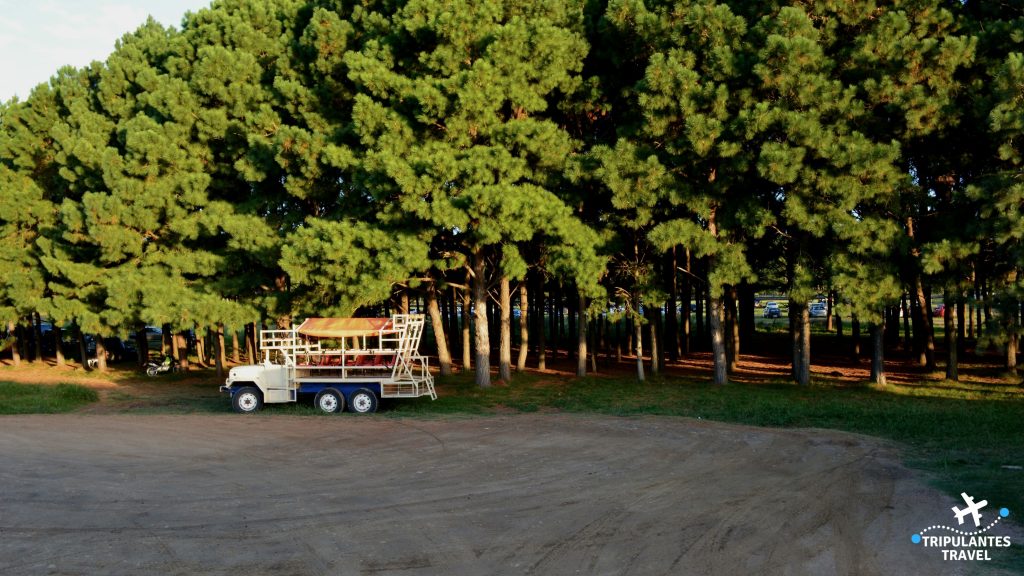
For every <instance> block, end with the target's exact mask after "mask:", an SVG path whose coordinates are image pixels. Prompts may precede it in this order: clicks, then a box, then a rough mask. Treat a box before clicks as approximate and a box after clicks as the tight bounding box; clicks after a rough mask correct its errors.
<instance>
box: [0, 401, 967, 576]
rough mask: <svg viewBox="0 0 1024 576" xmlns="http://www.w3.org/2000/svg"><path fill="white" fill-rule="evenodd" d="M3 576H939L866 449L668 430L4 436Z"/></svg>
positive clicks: (87, 428)
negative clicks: (888, 575) (352, 575)
mask: <svg viewBox="0 0 1024 576" xmlns="http://www.w3.org/2000/svg"><path fill="white" fill-rule="evenodd" d="M0 462H2V465H0V573H3V574H249V575H256V574H274V575H281V574H439V575H440V574H444V575H448V574H460V575H462V574H543V575H548V574H557V575H564V574H642V575H649V574H728V575H733V574H858V575H865V574H925V573H927V574H950V573H958V571H963V569H964V568H963V566H962V565H961V566H960V567H958V565H956V564H950V563H944V562H942V560H941V558H940V557H938V556H937V551H934V550H933V551H931V552H933V553H925V552H927V551H925V550H922V548H920V547H918V546H915V545H913V544H912V543H911V542H910V536H911V534H913V533H914V532H915V531H917V530H920V529H921V528H922V527H925V526H928V525H931V524H934V523H936V521H937V520H939V519H943V518H944V517H945V515H946V514H947V511H948V510H949V505H951V503H952V501H951V500H949V499H948V498H945V497H944V496H942V495H940V494H938V493H937V492H935V491H934V490H932V489H929V488H926V487H925V486H924V485H923V484H922V483H921V482H920V481H919V480H918V479H916V477H915V476H914V475H913V474H911V473H910V472H908V471H907V470H905V469H904V468H902V467H901V466H900V465H899V463H898V459H897V455H896V454H895V452H894V450H893V449H891V448H889V447H887V446H885V445H883V444H882V443H880V442H877V441H874V440H871V439H867V438H863V437H859V436H853V435H847V434H841V433H834V432H826V431H815V430H796V431H793V430H785V431H781V430H780V431H775V430H765V429H758V428H750V427H744V426H730V425H723V424H711V423H705V422H700V421H693V420H685V419H677V418H640V419H625V418H614V417H594V416H568V415H531V416H523V415H515V416H505V417H488V418H466V419H439V420H413V419H392V418H384V417H379V416H375V417H368V418H358V417H353V416H349V415H345V416H332V417H294V416H284V417H282V416H274V415H269V414H260V415H256V416H250V417H245V416H235V415H225V416H123V415H122V416H100V415H72V416H30V417H4V418H2V419H0Z"/></svg>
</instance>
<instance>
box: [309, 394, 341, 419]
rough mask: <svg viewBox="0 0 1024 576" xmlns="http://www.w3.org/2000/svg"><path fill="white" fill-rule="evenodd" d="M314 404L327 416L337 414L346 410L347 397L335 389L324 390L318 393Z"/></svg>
mask: <svg viewBox="0 0 1024 576" xmlns="http://www.w3.org/2000/svg"><path fill="white" fill-rule="evenodd" d="M313 404H314V405H315V406H316V407H317V408H319V409H320V411H321V412H323V413H325V414H335V413H338V412H341V411H342V410H344V409H345V396H343V395H342V394H341V392H338V391H337V390H335V389H334V388H324V389H323V390H321V391H320V392H318V393H317V395H316V399H315V400H313Z"/></svg>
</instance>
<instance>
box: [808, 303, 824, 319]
mask: <svg viewBox="0 0 1024 576" xmlns="http://www.w3.org/2000/svg"><path fill="white" fill-rule="evenodd" d="M810 313H811V318H824V317H825V316H828V307H827V306H826V305H824V304H822V303H821V302H816V303H814V304H811V309H810Z"/></svg>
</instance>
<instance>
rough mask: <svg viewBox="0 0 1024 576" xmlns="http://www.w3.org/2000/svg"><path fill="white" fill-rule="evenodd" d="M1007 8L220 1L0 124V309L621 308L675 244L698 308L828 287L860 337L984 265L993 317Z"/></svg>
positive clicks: (1011, 159)
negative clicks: (554, 286) (506, 294)
mask: <svg viewBox="0 0 1024 576" xmlns="http://www.w3.org/2000/svg"><path fill="white" fill-rule="evenodd" d="M1021 22H1022V19H1021V17H1020V15H1019V14H1017V13H1015V12H1013V10H1010V9H1005V10H1004V9H999V8H993V7H990V6H985V5H983V4H979V3H975V2H969V3H961V4H952V5H951V4H947V3H942V2H938V1H937V0H925V1H914V2H909V1H903V0H899V1H896V2H892V3H888V4H884V5H879V4H877V3H875V2H871V1H867V0H864V1H861V0H857V1H853V2H845V3H835V2H831V1H818V0H814V1H810V2H801V3H793V2H767V3H765V2H726V1H715V0H658V1H651V2H638V1H635V0H611V1H609V2H607V3H597V4H593V3H591V4H587V3H583V2H578V1H576V0H563V1H559V2H539V1H533V0H531V1H529V2H525V3H516V4H514V5H513V4H510V3H507V2H499V1H497V0H485V1H475V2H469V1H458V2H454V3H452V2H449V3H441V4H439V3H436V2H429V1H426V0H402V1H399V2H384V1H379V0H367V1H365V2H359V3H339V2H333V1H329V0H314V1H312V2H309V1H306V0H261V1H257V2H243V1H241V0H222V1H219V2H216V3H214V4H213V5H212V6H211V7H210V8H208V9H204V10H200V11H199V12H197V13H195V14H191V15H189V17H188V18H187V19H186V20H185V21H184V22H183V25H182V27H181V30H176V29H173V28H164V27H162V26H161V25H159V24H157V23H156V22H153V21H149V22H146V23H143V24H142V25H141V26H140V27H139V28H138V30H136V31H135V32H133V33H131V34H128V35H126V36H125V37H124V38H122V39H121V40H120V41H118V43H117V45H116V48H115V50H114V51H113V52H112V53H111V54H110V56H109V57H108V58H106V59H105V60H104V61H103V62H94V63H92V64H90V65H89V66H88V67H85V68H83V69H78V70H76V69H71V68H65V69H62V70H59V71H57V73H56V74H55V76H54V77H53V78H52V79H51V80H50V82H49V83H47V84H45V85H42V86H40V87H38V88H37V89H36V90H35V91H33V92H32V94H31V95H30V97H29V98H28V100H26V101H24V102H9V103H6V104H4V105H3V106H2V107H0V191H2V193H0V238H2V240H3V242H2V244H0V312H2V313H3V316H5V317H7V318H10V319H17V318H19V317H24V316H27V315H29V314H31V313H33V312H41V313H42V314H43V315H45V316H48V317H50V318H52V319H54V320H56V321H61V322H63V321H75V322H77V323H78V324H79V325H80V326H81V327H82V328H83V329H85V330H86V331H91V332H100V333H114V332H118V331H121V330H123V329H124V328H125V327H127V326H129V325H135V324H138V323H140V322H147V323H165V322H166V323H171V324H174V325H176V326H178V327H191V326H193V325H209V324H211V323H216V322H227V323H231V324H237V323H240V322H243V321H250V320H252V319H255V318H256V317H257V316H271V317H275V318H279V319H280V318H284V317H288V316H290V315H293V314H298V313H309V312H313V311H316V312H318V313H323V312H324V311H327V310H330V311H335V312H337V313H345V312H350V311H352V310H353V309H354V308H355V307H358V306H362V305H372V304H374V303H376V302H379V301H381V300H383V299H386V298H388V297H389V296H390V295H391V290H392V287H393V286H395V285H400V286H414V285H417V284H418V283H419V282H422V281H424V280H429V281H434V282H437V283H439V284H443V283H444V282H445V281H446V280H447V281H452V278H453V277H455V276H456V275H458V276H459V278H460V280H459V281H461V272H462V269H463V268H465V267H466V266H467V265H468V264H469V263H470V262H471V260H472V258H473V257H474V255H477V254H480V255H482V257H483V258H484V259H485V260H486V269H487V270H486V272H485V274H486V275H487V276H488V278H486V280H488V281H491V280H493V279H494V278H493V277H494V276H495V275H503V276H506V277H509V278H512V279H522V278H525V277H526V275H527V273H528V271H530V270H536V271H537V272H540V273H542V274H543V275H546V276H547V277H548V278H550V279H551V280H553V281H555V282H558V283H562V284H565V285H572V286H573V287H574V289H575V290H578V291H579V292H580V293H582V294H583V295H585V296H586V297H588V298H590V299H592V300H597V301H606V300H607V298H608V297H607V293H609V292H612V293H615V294H618V295H620V296H622V297H623V298H626V299H629V300H630V305H631V306H633V308H635V309H636V310H639V308H640V305H641V303H642V302H645V301H646V302H649V303H650V302H660V301H661V300H662V299H663V298H665V287H664V286H662V285H661V284H662V280H661V277H660V276H661V272H662V270H661V268H663V267H664V265H663V264H662V263H661V260H662V257H663V254H664V252H665V251H666V250H670V249H675V248H677V247H679V248H685V249H687V250H689V253H690V254H691V255H692V256H693V257H694V258H696V259H703V262H702V263H701V266H702V267H703V266H706V278H707V281H708V282H709V283H710V285H711V288H712V295H713V296H718V295H720V294H721V293H722V290H723V289H724V288H725V287H727V286H730V285H735V284H737V283H741V282H748V283H757V282H760V283H761V284H762V285H771V287H772V288H783V289H785V290H787V291H788V292H789V296H791V297H793V298H796V299H798V300H799V299H803V298H806V297H809V296H810V295H813V294H815V293H817V292H818V291H819V290H821V289H823V288H824V287H829V288H838V289H840V290H841V294H842V296H843V299H844V300H845V301H846V302H845V304H844V306H849V307H850V308H851V309H852V310H853V311H855V312H856V313H857V315H858V317H859V318H861V319H865V320H873V319H877V318H879V317H880V313H881V310H882V308H883V306H886V305H891V304H892V303H893V302H894V301H895V299H896V298H897V297H898V295H899V294H900V293H901V292H902V291H903V289H904V287H905V286H906V285H908V284H910V283H912V280H913V279H914V278H916V277H918V276H920V277H922V278H923V279H924V280H925V281H926V283H932V284H937V285H941V286H944V287H947V289H951V290H954V291H955V290H961V289H964V288H966V287H968V284H969V277H970V275H971V274H980V275H984V276H985V277H986V278H987V279H988V280H989V281H990V282H991V285H992V287H993V289H994V290H995V291H996V292H998V293H999V297H1000V298H1003V299H1004V300H1007V301H1009V300H1012V299H1014V298H1019V297H1020V295H1021V293H1022V291H1024V288H1022V280H1021V278H1024V274H1021V270H1022V268H1024V266H1022V265H1024V248H1022V246H1024V242H1022V238H1024V224H1022V222H1024V220H1022V218H1021V216H1020V215H1021V213H1022V209H1021V208H1022V206H1024V203H1022V200H1021V199H1022V198H1024V185H1022V178H1021V165H1022V160H1021V159H1022V157H1024V154H1022V145H1021V142H1022V141H1024V139H1022V134H1024V120H1022V118H1024V114H1022V112H1021V111H1022V106H1024V104H1022V102H1024V92H1022V89H1021V86H1022V85H1024V58H1022V56H1021V53H1022V51H1024V35H1022V34H1021V33H1020V29H1021V26H1020V24H1021ZM965 221H966V224H965ZM594 306H595V309H596V308H597V307H598V305H597V304H595V305H594ZM1007 309H1008V310H1009V308H1007ZM1006 329H1007V330H1012V329H1013V328H1012V327H1009V328H1006Z"/></svg>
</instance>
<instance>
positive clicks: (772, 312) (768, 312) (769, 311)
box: [761, 302, 782, 318]
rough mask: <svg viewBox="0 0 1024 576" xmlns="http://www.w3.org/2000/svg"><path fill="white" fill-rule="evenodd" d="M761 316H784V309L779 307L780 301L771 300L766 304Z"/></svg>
mask: <svg viewBox="0 0 1024 576" xmlns="http://www.w3.org/2000/svg"><path fill="white" fill-rule="evenodd" d="M761 316H763V317H764V318H782V310H781V309H780V308H779V303H778V302H769V303H767V304H765V305H764V311H762V312H761Z"/></svg>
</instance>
